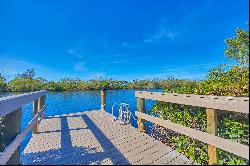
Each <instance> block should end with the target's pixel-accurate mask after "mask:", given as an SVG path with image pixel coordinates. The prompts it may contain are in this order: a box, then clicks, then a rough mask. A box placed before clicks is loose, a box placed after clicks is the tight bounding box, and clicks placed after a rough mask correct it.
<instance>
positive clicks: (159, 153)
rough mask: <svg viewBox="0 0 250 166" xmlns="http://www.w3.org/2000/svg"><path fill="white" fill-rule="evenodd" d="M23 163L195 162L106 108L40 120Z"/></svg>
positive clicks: (24, 153) (25, 152)
mask: <svg viewBox="0 0 250 166" xmlns="http://www.w3.org/2000/svg"><path fill="white" fill-rule="evenodd" d="M21 161H22V163H23V164H57V165H60V164H104V165H105V164H118V165H124V164H126V165H127V164H171V165H172V164H189V165H190V164H193V162H192V161H190V160H189V159H187V158H186V157H185V156H184V155H182V154H180V153H178V152H176V151H175V150H173V149H172V148H170V147H168V146H166V145H165V144H163V143H161V142H160V141H158V140H155V139H154V138H152V137H150V136H148V135H147V134H145V133H142V132H139V131H138V130H137V129H135V128H133V127H132V126H130V125H120V124H119V123H118V122H117V121H114V120H113V119H112V118H111V117H110V115H109V114H108V113H106V112H104V111H100V110H96V111H89V112H79V113H71V114H67V115H61V116H53V117H47V118H45V119H43V120H42V121H41V123H40V124H39V128H38V133H37V134H33V136H32V138H31V139H30V141H29V143H28V145H27V146H26V147H25V149H24V152H23V154H22V156H21Z"/></svg>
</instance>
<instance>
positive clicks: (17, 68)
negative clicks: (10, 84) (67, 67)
mask: <svg viewBox="0 0 250 166" xmlns="http://www.w3.org/2000/svg"><path fill="white" fill-rule="evenodd" d="M30 68H32V69H34V70H35V72H36V74H37V76H41V77H45V78H48V79H50V78H55V76H57V77H59V76H62V75H63V74H64V73H60V72H58V71H55V70H53V69H51V68H47V67H45V66H43V65H39V64H35V63H32V62H29V61H24V60H20V59H14V58H11V57H9V56H7V55H0V72H1V73H3V74H4V75H5V76H6V77H7V79H8V80H10V79H13V78H14V77H15V75H17V74H18V73H22V72H25V71H26V70H27V69H30Z"/></svg>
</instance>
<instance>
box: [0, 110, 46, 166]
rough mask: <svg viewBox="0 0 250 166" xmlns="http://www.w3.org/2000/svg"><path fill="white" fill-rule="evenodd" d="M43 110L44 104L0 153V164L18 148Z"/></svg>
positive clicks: (4, 162)
mask: <svg viewBox="0 0 250 166" xmlns="http://www.w3.org/2000/svg"><path fill="white" fill-rule="evenodd" d="M44 110H45V106H43V108H42V109H41V110H40V111H39V112H38V113H37V114H36V116H35V117H34V118H33V119H32V120H31V121H30V122H29V123H28V125H27V127H26V128H25V129H24V130H23V131H22V132H21V133H20V134H19V135H17V136H16V138H15V139H14V141H12V142H11V143H10V144H9V145H8V146H7V147H6V148H5V149H4V151H3V152H2V153H0V165H4V164H6V162H7V161H8V160H9V159H10V157H11V156H12V154H13V153H14V152H15V150H16V149H17V148H18V146H19V145H20V143H21V142H22V140H23V139H24V138H25V136H26V135H27V134H28V133H29V131H30V130H31V129H32V128H33V127H34V125H35V123H36V122H37V121H38V118H40V117H41V115H42V113H43V112H44Z"/></svg>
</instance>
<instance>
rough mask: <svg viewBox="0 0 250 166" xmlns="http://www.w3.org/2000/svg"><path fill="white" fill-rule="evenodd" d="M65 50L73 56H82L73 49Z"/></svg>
mask: <svg viewBox="0 0 250 166" xmlns="http://www.w3.org/2000/svg"><path fill="white" fill-rule="evenodd" d="M67 52H68V53H69V54H70V55H73V56H75V57H77V58H82V55H80V54H79V53H78V52H77V51H76V50H75V49H69V50H68V51H67Z"/></svg>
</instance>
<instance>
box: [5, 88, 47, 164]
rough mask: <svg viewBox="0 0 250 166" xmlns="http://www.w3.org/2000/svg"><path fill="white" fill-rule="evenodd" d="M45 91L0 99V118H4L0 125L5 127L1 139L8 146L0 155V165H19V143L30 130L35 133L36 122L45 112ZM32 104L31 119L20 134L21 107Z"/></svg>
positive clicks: (36, 128)
mask: <svg viewBox="0 0 250 166" xmlns="http://www.w3.org/2000/svg"><path fill="white" fill-rule="evenodd" d="M45 99H46V91H37V92H32V93H25V94H20V95H12V96H7V97H3V98H0V117H4V120H3V122H2V125H4V126H5V127H6V129H5V132H4V135H3V137H4V138H6V139H4V140H5V141H4V143H5V144H7V145H8V146H7V147H5V149H4V151H3V152H2V153H0V165H4V164H20V150H19V148H20V143H21V142H22V140H23V139H24V138H25V136H26V135H27V134H28V133H29V131H30V130H31V129H33V130H32V133H33V134H36V133H37V130H38V122H39V121H40V120H41V118H42V117H43V114H44V110H45ZM30 102H33V111H34V114H33V119H32V120H31V121H30V122H29V123H28V125H27V126H26V128H25V129H24V130H23V131H22V132H21V133H20V126H21V115H22V113H21V110H22V106H23V105H25V104H28V103H30Z"/></svg>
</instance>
